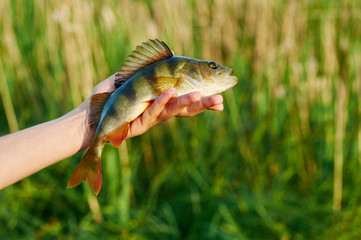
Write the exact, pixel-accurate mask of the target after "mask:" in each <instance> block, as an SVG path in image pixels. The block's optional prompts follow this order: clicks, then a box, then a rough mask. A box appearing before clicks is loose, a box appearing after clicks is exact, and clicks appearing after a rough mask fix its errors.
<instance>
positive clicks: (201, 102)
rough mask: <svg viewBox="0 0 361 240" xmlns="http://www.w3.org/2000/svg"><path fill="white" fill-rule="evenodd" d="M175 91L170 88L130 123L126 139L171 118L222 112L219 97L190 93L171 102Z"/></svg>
mask: <svg viewBox="0 0 361 240" xmlns="http://www.w3.org/2000/svg"><path fill="white" fill-rule="evenodd" d="M175 92H176V90H175V89H174V88H170V89H168V90H166V91H165V92H164V93H163V94H162V95H161V96H159V97H158V98H157V99H156V100H155V101H154V103H153V104H152V105H150V106H149V107H148V108H147V109H146V110H145V111H144V112H143V114H142V115H140V116H139V117H137V118H136V119H135V120H134V121H132V122H131V124H130V128H129V132H128V136H127V138H131V137H134V136H138V135H140V134H143V133H144V132H146V131H147V130H148V129H149V128H151V127H152V126H154V125H156V124H158V123H160V122H163V121H167V120H169V119H171V118H173V117H176V116H177V117H192V116H194V115H197V114H199V113H201V112H203V111H205V110H206V109H210V110H214V111H222V110H223V104H222V102H223V98H222V96H221V95H213V96H209V97H203V98H202V97H201V94H200V93H199V92H191V93H188V94H185V95H182V96H180V97H178V98H176V99H175V100H173V101H171V99H172V97H173V95H174V94H175Z"/></svg>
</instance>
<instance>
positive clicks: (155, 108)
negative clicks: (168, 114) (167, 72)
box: [142, 88, 175, 125]
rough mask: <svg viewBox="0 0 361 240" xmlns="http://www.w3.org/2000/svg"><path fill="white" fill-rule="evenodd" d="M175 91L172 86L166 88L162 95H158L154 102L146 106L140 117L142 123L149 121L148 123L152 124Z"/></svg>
mask: <svg viewBox="0 0 361 240" xmlns="http://www.w3.org/2000/svg"><path fill="white" fill-rule="evenodd" d="M174 93H175V89H174V88H169V89H167V90H166V91H165V92H164V93H163V94H162V95H160V96H159V97H158V98H157V99H156V100H155V101H154V103H153V104H152V105H151V106H150V107H149V108H147V109H146V110H145V111H144V113H143V117H142V122H143V125H145V124H146V123H149V124H150V125H154V124H156V123H154V124H153V122H155V120H156V119H157V118H158V116H159V114H160V113H161V112H162V111H163V109H164V107H165V105H166V104H167V103H168V102H169V100H170V99H171V98H172V97H173V95H174Z"/></svg>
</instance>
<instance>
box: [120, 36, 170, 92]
mask: <svg viewBox="0 0 361 240" xmlns="http://www.w3.org/2000/svg"><path fill="white" fill-rule="evenodd" d="M172 56H173V52H172V51H171V50H170V49H169V47H168V46H167V45H166V44H165V43H164V42H163V41H159V40H158V39H154V40H152V39H149V40H148V41H147V42H143V43H142V44H141V45H139V46H137V48H136V49H135V50H134V51H133V52H132V54H130V55H129V56H128V59H127V60H126V61H125V63H124V64H123V66H122V67H121V69H120V70H119V71H118V72H117V73H116V74H115V76H116V79H115V83H114V84H115V87H116V88H119V87H120V86H122V85H123V84H124V83H125V82H126V81H127V80H128V79H129V78H130V77H131V76H133V75H134V74H135V73H137V72H138V71H140V70H141V69H143V68H145V67H146V66H148V65H150V64H152V63H154V62H156V61H159V60H162V59H166V58H170V57H172Z"/></svg>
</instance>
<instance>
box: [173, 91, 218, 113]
mask: <svg viewBox="0 0 361 240" xmlns="http://www.w3.org/2000/svg"><path fill="white" fill-rule="evenodd" d="M206 109H210V110H213V111H222V110H223V98H222V96H221V95H213V96H209V97H204V98H202V99H201V100H200V101H196V102H194V103H193V104H191V105H190V106H188V107H187V108H185V109H183V111H181V112H179V113H178V114H177V116H179V117H190V116H194V115H196V114H199V113H201V112H203V111H205V110H206Z"/></svg>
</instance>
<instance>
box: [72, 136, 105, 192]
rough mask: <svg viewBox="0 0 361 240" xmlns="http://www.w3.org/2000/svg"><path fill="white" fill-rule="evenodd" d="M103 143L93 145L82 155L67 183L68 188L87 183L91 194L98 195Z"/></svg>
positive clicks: (100, 183)
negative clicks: (91, 191)
mask: <svg viewBox="0 0 361 240" xmlns="http://www.w3.org/2000/svg"><path fill="white" fill-rule="evenodd" d="M104 144H105V141H103V142H102V143H101V144H96V143H93V144H92V145H91V146H90V148H89V150H88V151H87V152H86V154H85V155H84V157H83V159H82V160H81V162H80V163H79V165H78V167H77V168H76V169H75V172H74V173H73V175H72V176H71V178H70V180H69V182H68V188H72V187H75V186H78V185H79V184H80V183H82V182H84V181H85V180H86V181H87V183H88V185H89V186H90V188H91V189H92V190H93V192H94V193H95V194H96V195H98V194H99V191H100V187H101V185H102V169H101V153H102V149H103V146H104Z"/></svg>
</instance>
